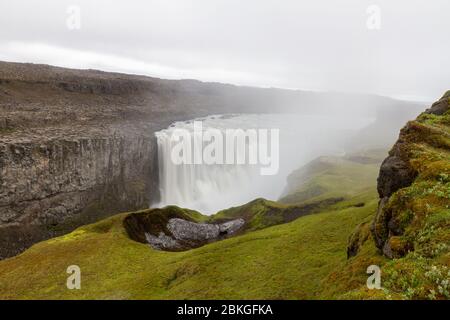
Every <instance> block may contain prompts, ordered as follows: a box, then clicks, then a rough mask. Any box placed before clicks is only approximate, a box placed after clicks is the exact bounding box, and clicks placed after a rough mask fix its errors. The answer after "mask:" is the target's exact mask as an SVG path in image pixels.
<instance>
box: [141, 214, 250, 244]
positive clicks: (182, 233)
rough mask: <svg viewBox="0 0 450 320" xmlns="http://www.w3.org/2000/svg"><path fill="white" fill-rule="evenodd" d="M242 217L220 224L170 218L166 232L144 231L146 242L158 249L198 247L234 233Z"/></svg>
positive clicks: (242, 223)
mask: <svg viewBox="0 0 450 320" xmlns="http://www.w3.org/2000/svg"><path fill="white" fill-rule="evenodd" d="M244 223H245V222H244V220H243V219H236V220H232V221H228V222H224V223H221V224H213V223H195V222H191V221H186V220H183V219H179V218H174V219H170V220H169V222H168V224H167V226H166V227H167V230H168V231H169V232H168V233H167V234H165V233H164V232H162V231H161V232H160V233H159V234H158V235H157V236H156V235H153V234H151V233H149V232H146V233H145V236H146V239H147V241H148V243H149V244H150V245H151V246H152V248H154V249H158V250H169V251H178V250H187V249H191V248H197V247H200V246H202V245H204V244H206V243H210V242H214V241H218V240H222V239H225V238H227V237H230V236H232V235H234V234H235V233H236V232H237V231H238V230H239V229H241V227H242V226H243V225H244Z"/></svg>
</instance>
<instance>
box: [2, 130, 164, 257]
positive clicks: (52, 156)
mask: <svg viewBox="0 0 450 320" xmlns="http://www.w3.org/2000/svg"><path fill="white" fill-rule="evenodd" d="M156 150H157V148H156V141H155V139H154V137H153V135H152V132H148V134H147V135H142V134H128V135H116V136H108V137H83V138H78V139H77V138H75V139H65V138H62V139H49V140H46V141H42V140H41V141H12V142H7V143H0V258H4V257H8V256H11V255H15V254H17V253H18V252H21V251H23V250H24V249H26V248H27V247H29V246H30V245H31V244H33V243H35V242H37V241H40V240H43V239H46V238H49V237H53V236H56V235H59V234H62V233H66V232H69V231H71V230H73V229H74V228H76V227H78V226H80V225H83V224H86V223H91V222H94V221H97V220H99V219H100V218H102V217H105V216H109V215H111V214H114V213H118V212H121V211H128V210H134V209H140V208H146V207H148V205H149V203H150V202H151V201H152V200H154V199H155V198H156V197H158V192H157V186H158V181H157V179H158V173H157V172H158V171H157V168H156V165H157V162H156Z"/></svg>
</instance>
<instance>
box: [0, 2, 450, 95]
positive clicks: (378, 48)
mask: <svg viewBox="0 0 450 320" xmlns="http://www.w3.org/2000/svg"><path fill="white" fill-rule="evenodd" d="M372 4H375V5H378V6H379V8H380V10H381V16H380V17H381V28H380V29H379V30H369V29H368V28H367V27H366V21H367V18H368V14H367V13H366V9H367V7H368V6H369V5H372ZM70 5H78V6H79V7H80V9H81V29H80V30H69V29H68V28H67V26H66V20H67V18H68V14H67V12H66V10H67V8H68V7H69V6H70ZM449 10H450V2H449V1H448V0H433V1H425V0H422V1H421V0H397V1H392V0H391V1H389V0H383V1H365V0H344V1H333V0H327V1H325V0H318V1H299V0H283V1H279V0H277V1H275V0H245V1H242V0H240V1H238V0H150V1H149V0H147V1H139V0H128V1H122V2H120V3H118V1H114V2H113V1H101V0H96V1H93V0H82V1H81V0H78V1H76V0H74V1H65V0H63V1H51V0H41V1H23V0H4V1H2V2H1V4H0V59H2V60H8V61H27V62H39V63H49V64H54V65H60V66H67V67H77V68H99V69H104V70H111V71H121V72H131V73H141V74H147V75H151V76H158V77H164V78H197V79H200V80H206V81H220V82H231V83H236V84H245V85H256V86H265V87H267V86H277V87H287V88H299V89H311V90H334V91H349V92H370V93H377V94H385V95H391V96H400V97H405V98H411V99H426V100H434V99H435V98H436V97H438V96H439V95H441V94H442V92H443V91H445V90H446V89H448V86H449V84H450V73H449V70H450V59H449V56H450V43H449V42H448V41H447V37H448V32H449V31H450V19H448V17H447V15H448V12H449Z"/></svg>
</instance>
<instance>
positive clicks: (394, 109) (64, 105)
mask: <svg viewBox="0 0 450 320" xmlns="http://www.w3.org/2000/svg"><path fill="white" fill-rule="evenodd" d="M341 105H345V106H346V108H347V111H348V112H351V113H352V114H361V115H365V116H367V115H370V116H376V117H377V118H379V119H381V118H383V117H384V118H385V119H393V118H395V119H398V121H403V120H402V119H408V118H410V117H411V114H415V113H416V110H418V109H420V108H422V106H420V105H417V104H412V103H410V102H404V101H398V100H394V99H390V98H386V97H381V96H375V95H358V94H340V93H320V92H311V91H300V90H283V89H274V88H250V87H238V86H233V85H227V84H220V83H203V82H200V81H196V80H164V79H157V78H151V77H146V76H139V75H126V74H119V73H107V72H102V71H96V70H73V69H64V68H59V67H52V66H47V65H36V64H21V63H9V62H0V259H3V258H6V257H11V256H14V255H17V254H18V253H20V252H22V251H24V250H25V249H26V248H28V247H30V246H31V245H32V244H34V243H36V242H39V241H41V240H45V239H48V238H52V237H55V236H58V235H61V234H66V233H68V232H70V231H72V230H74V229H75V228H77V227H79V226H81V225H85V224H88V223H91V222H95V221H98V220H100V219H101V218H104V217H107V216H111V215H114V214H116V213H119V212H124V211H132V210H137V209H144V208H148V207H149V206H150V205H151V204H152V203H155V202H158V201H159V198H160V193H159V187H158V186H159V182H158V177H159V175H158V168H157V163H158V161H157V156H158V155H157V145H156V138H155V136H154V133H155V132H156V131H159V130H161V129H164V128H167V127H168V126H169V125H170V124H171V123H173V122H175V121H181V120H188V119H193V118H197V117H203V116H208V115H211V114H230V113H269V112H270V113H274V112H278V113H287V112H295V113H301V114H327V115H333V114H339V113H340V110H339V106H341ZM362 106H364V107H362ZM411 106H413V108H412V107H411ZM393 114H395V115H400V116H399V117H397V118H396V117H395V116H393ZM395 128H396V123H393V125H392V130H396V129H395Z"/></svg>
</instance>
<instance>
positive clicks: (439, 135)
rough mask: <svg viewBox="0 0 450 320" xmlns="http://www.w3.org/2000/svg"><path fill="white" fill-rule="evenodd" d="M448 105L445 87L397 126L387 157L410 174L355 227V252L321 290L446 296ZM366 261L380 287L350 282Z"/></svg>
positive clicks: (449, 263) (449, 267)
mask: <svg viewBox="0 0 450 320" xmlns="http://www.w3.org/2000/svg"><path fill="white" fill-rule="evenodd" d="M449 105H450V91H448V92H447V93H446V94H445V95H444V96H443V97H442V98H441V99H440V100H439V101H438V102H436V103H435V104H434V105H433V107H432V108H431V109H430V110H428V111H427V112H425V113H422V114H421V115H420V116H419V117H418V118H417V119H416V120H415V121H411V122H409V123H408V124H407V125H406V126H405V127H404V128H403V129H402V131H401V133H400V137H399V140H398V141H397V143H396V145H394V147H393V148H392V150H391V151H390V156H391V157H397V158H398V159H402V161H404V163H405V170H408V171H411V172H413V173H414V176H415V178H414V179H413V181H412V182H411V183H408V185H406V186H404V187H402V188H400V189H399V190H397V191H395V192H394V193H393V194H392V195H390V196H389V197H386V201H383V200H382V202H383V203H384V204H383V205H380V207H379V209H378V213H377V215H376V216H375V220H374V218H371V219H369V220H368V221H366V222H363V223H362V224H360V226H359V227H358V228H357V229H356V231H355V232H354V233H353V235H352V238H351V242H350V246H353V247H359V248H358V249H359V253H358V254H357V255H356V256H355V257H353V258H351V259H350V260H349V261H348V262H346V263H344V264H343V266H342V268H341V269H340V271H338V272H335V273H333V274H332V275H331V276H330V277H329V279H328V281H329V282H330V283H331V284H332V285H330V287H329V290H328V292H325V293H324V294H327V295H329V296H332V297H339V298H368V297H371V296H374V295H375V296H376V297H377V298H387V299H389V298H397V299H450V232H449V230H450V109H449ZM382 170H383V166H382ZM379 187H380V186H379ZM379 190H380V188H379ZM370 229H372V230H370ZM370 231H372V232H370ZM374 236H376V237H377V239H378V242H379V241H380V240H381V241H384V246H383V248H380V249H382V250H383V252H384V254H385V255H390V256H392V257H393V259H391V260H384V261H383V260H380V259H379V257H380V255H379V254H378V253H377V251H376V248H375V243H376V242H375V241H374V240H375V239H373V238H374ZM369 264H378V265H379V266H380V267H381V270H382V287H383V289H382V290H375V291H372V292H369V291H368V290H367V289H366V288H364V287H363V286H361V285H360V284H358V283H357V282H355V283H352V282H351V281H349V278H350V277H352V275H354V274H359V273H362V272H364V271H365V268H367V266H368V265H369ZM342 292H346V293H345V294H343V293H342Z"/></svg>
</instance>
